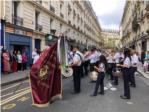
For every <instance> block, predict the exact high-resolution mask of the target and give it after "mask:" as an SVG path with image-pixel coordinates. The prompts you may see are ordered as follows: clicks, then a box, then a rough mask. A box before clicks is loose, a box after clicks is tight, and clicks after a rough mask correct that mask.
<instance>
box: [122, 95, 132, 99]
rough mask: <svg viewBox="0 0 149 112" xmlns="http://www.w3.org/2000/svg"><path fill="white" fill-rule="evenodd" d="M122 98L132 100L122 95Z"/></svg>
mask: <svg viewBox="0 0 149 112" xmlns="http://www.w3.org/2000/svg"><path fill="white" fill-rule="evenodd" d="M120 97H121V99H130V98H128V97H126V96H123V95H121V96H120Z"/></svg>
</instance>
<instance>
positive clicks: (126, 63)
mask: <svg viewBox="0 0 149 112" xmlns="http://www.w3.org/2000/svg"><path fill="white" fill-rule="evenodd" d="M117 66H119V67H122V72H123V79H124V95H121V96H120V97H121V98H122V99H130V97H131V96H130V86H129V80H130V79H129V77H130V66H131V56H130V49H128V48H126V49H125V50H124V62H123V64H117Z"/></svg>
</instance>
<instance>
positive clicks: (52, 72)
mask: <svg viewBox="0 0 149 112" xmlns="http://www.w3.org/2000/svg"><path fill="white" fill-rule="evenodd" d="M57 49H58V48H57V43H55V44H54V45H53V46H51V47H50V48H49V49H46V50H45V51H44V52H43V53H42V54H41V56H40V58H39V60H38V61H37V62H36V63H35V64H34V65H33V66H32V68H31V71H30V84H31V93H32V100H33V105H35V106H38V107H43V106H48V104H49V102H50V101H53V100H54V99H55V98H61V97H62V96H61V93H62V87H61V70H60V64H59V60H58V56H57Z"/></svg>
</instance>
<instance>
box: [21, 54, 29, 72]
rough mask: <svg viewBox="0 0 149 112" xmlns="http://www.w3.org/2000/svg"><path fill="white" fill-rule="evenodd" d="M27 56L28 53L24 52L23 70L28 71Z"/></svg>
mask: <svg viewBox="0 0 149 112" xmlns="http://www.w3.org/2000/svg"><path fill="white" fill-rule="evenodd" d="M27 61H28V60H27V55H26V53H25V52H24V53H23V54H22V70H26V69H27Z"/></svg>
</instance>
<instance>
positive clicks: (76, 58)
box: [73, 51, 82, 66]
mask: <svg viewBox="0 0 149 112" xmlns="http://www.w3.org/2000/svg"><path fill="white" fill-rule="evenodd" d="M79 54H80V56H81V53H80V52H79V51H77V52H76V53H75V54H74V57H73V63H76V62H78V64H77V65H76V66H80V65H81V62H82V59H81V57H80V56H79Z"/></svg>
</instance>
